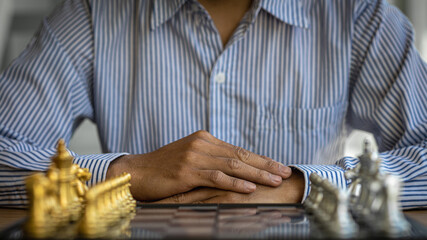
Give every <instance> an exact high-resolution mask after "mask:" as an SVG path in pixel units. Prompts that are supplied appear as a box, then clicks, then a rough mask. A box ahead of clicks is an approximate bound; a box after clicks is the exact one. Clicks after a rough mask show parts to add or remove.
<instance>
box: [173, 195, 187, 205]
mask: <svg viewBox="0 0 427 240" xmlns="http://www.w3.org/2000/svg"><path fill="white" fill-rule="evenodd" d="M172 200H173V201H174V202H175V203H181V202H184V201H185V194H184V193H178V194H176V195H173V196H172Z"/></svg>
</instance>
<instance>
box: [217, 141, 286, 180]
mask: <svg viewBox="0 0 427 240" xmlns="http://www.w3.org/2000/svg"><path fill="white" fill-rule="evenodd" d="M225 144H228V143H225ZM228 147H229V152H228V153H229V154H230V155H231V156H230V157H233V158H237V159H239V160H240V161H242V162H244V163H246V164H248V165H251V166H253V167H255V168H258V169H262V170H265V171H267V172H269V173H272V174H275V175H278V176H281V177H282V178H289V177H290V176H291V173H292V171H291V169H290V168H289V167H286V166H285V165H283V164H281V163H279V162H276V161H274V160H273V159H271V158H269V157H266V156H261V155H258V154H255V153H253V152H250V151H248V150H245V149H243V148H241V147H237V146H234V145H231V144H229V146H228Z"/></svg>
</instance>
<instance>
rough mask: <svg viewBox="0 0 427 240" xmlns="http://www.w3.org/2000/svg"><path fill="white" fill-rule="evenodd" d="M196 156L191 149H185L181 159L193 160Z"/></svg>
mask: <svg viewBox="0 0 427 240" xmlns="http://www.w3.org/2000/svg"><path fill="white" fill-rule="evenodd" d="M196 158H197V154H196V153H195V152H193V151H185V152H184V156H183V161H184V162H186V161H188V160H194V159H196Z"/></svg>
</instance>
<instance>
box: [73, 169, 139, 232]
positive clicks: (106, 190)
mask: <svg viewBox="0 0 427 240" xmlns="http://www.w3.org/2000/svg"><path fill="white" fill-rule="evenodd" d="M129 183H130V174H128V173H123V174H122V175H120V176H118V177H115V178H113V179H109V180H107V181H105V182H102V183H99V184H97V185H95V186H93V187H92V188H91V189H89V191H88V192H87V193H86V209H85V212H84V215H83V217H82V220H81V222H80V224H79V232H80V234H81V235H82V236H83V237H85V238H103V237H107V234H108V236H119V235H120V234H121V233H122V232H123V231H124V230H126V229H127V226H128V225H129V221H126V220H129V219H130V218H131V216H132V215H131V214H130V213H131V212H133V211H135V210H133V211H132V210H131V209H130V207H132V206H134V205H132V203H133V201H135V200H134V199H133V197H132V196H130V198H129V196H128V195H127V193H128V192H129V193H130V191H129V186H130V184H129ZM126 223H127V224H126Z"/></svg>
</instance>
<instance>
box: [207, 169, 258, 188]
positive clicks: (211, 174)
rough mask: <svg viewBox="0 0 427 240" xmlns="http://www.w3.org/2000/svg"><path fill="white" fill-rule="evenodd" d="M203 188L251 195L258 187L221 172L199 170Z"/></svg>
mask: <svg viewBox="0 0 427 240" xmlns="http://www.w3.org/2000/svg"><path fill="white" fill-rule="evenodd" d="M199 177H200V179H201V180H202V184H203V186H206V187H212V188H218V189H222V190H229V191H233V192H239V193H251V192H253V191H255V189H256V185H255V184H253V183H251V182H248V181H245V180H242V179H239V178H235V177H231V176H228V175H227V174H225V173H223V172H222V171H220V170H199Z"/></svg>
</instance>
